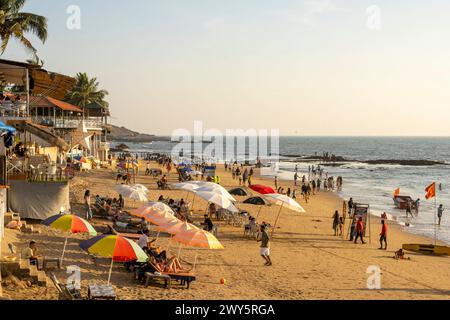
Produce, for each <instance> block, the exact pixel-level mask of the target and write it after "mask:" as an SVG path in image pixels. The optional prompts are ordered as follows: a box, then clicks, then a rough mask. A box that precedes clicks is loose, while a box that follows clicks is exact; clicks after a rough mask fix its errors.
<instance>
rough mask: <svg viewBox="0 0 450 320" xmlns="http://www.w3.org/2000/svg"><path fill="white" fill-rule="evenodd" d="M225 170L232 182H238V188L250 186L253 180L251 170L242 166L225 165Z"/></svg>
mask: <svg viewBox="0 0 450 320" xmlns="http://www.w3.org/2000/svg"><path fill="white" fill-rule="evenodd" d="M225 170H229V171H231V177H232V178H233V180H238V181H239V185H240V186H244V187H245V186H251V185H252V178H253V174H254V173H253V168H250V169H248V168H244V167H243V166H242V165H240V166H239V165H236V164H235V165H232V166H231V165H227V164H225Z"/></svg>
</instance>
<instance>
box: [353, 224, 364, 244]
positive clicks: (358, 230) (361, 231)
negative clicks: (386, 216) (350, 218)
mask: <svg viewBox="0 0 450 320" xmlns="http://www.w3.org/2000/svg"><path fill="white" fill-rule="evenodd" d="M363 234H364V223H363V220H362V217H359V219H358V222H356V238H355V243H357V242H358V238H360V239H361V242H362V244H365V242H364V239H363Z"/></svg>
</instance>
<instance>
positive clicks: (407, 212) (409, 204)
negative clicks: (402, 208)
mask: <svg viewBox="0 0 450 320" xmlns="http://www.w3.org/2000/svg"><path fill="white" fill-rule="evenodd" d="M408 214H410V215H411V217H412V216H413V214H412V212H411V201H408V203H407V204H406V217H407V218H408Z"/></svg>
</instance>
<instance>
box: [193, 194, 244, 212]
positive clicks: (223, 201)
mask: <svg viewBox="0 0 450 320" xmlns="http://www.w3.org/2000/svg"><path fill="white" fill-rule="evenodd" d="M196 195H198V196H199V197H200V198H202V199H204V200H206V201H207V202H209V203H214V204H216V205H218V206H219V207H220V208H223V209H226V210H229V211H231V212H239V210H238V209H237V208H236V207H235V206H234V204H233V203H232V202H231V200H230V199H228V198H227V197H224V196H223V195H221V194H219V193H215V192H212V191H198V192H196Z"/></svg>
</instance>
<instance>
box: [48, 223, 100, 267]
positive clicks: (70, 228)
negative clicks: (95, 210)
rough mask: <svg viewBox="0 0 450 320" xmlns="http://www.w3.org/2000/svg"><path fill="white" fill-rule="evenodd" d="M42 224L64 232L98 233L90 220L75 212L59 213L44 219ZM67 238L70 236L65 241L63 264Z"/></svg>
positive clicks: (62, 256) (94, 234)
mask: <svg viewBox="0 0 450 320" xmlns="http://www.w3.org/2000/svg"><path fill="white" fill-rule="evenodd" d="M42 224H43V225H45V226H47V227H50V228H52V229H56V230H60V231H64V232H70V233H87V234H89V235H91V236H96V235H97V231H95V229H94V227H92V226H91V224H90V223H89V222H87V221H86V220H84V219H83V218H80V217H78V216H75V215H73V214H57V215H55V216H52V217H50V218H48V219H46V220H44V221H43V222H42ZM67 239H68V238H67V237H66V239H65V241H64V247H63V251H62V254H61V265H62V263H63V260H64V253H65V252H66V247H67Z"/></svg>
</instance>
